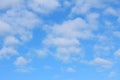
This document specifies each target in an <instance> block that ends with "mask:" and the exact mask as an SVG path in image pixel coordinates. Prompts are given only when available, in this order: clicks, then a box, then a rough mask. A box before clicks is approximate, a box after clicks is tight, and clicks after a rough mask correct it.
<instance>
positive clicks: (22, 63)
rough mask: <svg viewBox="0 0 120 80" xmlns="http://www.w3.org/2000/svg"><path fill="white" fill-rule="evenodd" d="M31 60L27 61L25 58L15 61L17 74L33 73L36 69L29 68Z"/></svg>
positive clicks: (21, 57)
mask: <svg viewBox="0 0 120 80" xmlns="http://www.w3.org/2000/svg"><path fill="white" fill-rule="evenodd" d="M30 61H31V60H28V59H26V58H25V57H23V56H20V57H17V59H16V60H15V61H14V65H15V66H16V69H15V71H16V72H31V71H33V70H34V69H33V68H31V67H30V66H28V64H29V63H30Z"/></svg>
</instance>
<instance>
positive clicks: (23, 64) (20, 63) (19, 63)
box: [14, 56, 29, 67]
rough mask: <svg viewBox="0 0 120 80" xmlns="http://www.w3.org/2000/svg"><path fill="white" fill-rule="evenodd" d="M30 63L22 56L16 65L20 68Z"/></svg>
mask: <svg viewBox="0 0 120 80" xmlns="http://www.w3.org/2000/svg"><path fill="white" fill-rule="evenodd" d="M28 63H29V61H28V60H27V59H25V58H24V57H22V56H20V57H18V58H17V59H16V61H15V62H14V64H15V65H16V66H18V67H24V66H26V65H27V64H28Z"/></svg>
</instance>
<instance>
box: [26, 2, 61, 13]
mask: <svg viewBox="0 0 120 80" xmlns="http://www.w3.org/2000/svg"><path fill="white" fill-rule="evenodd" d="M28 5H29V7H31V9H32V10H33V11H36V12H39V13H45V14H46V13H50V12H52V11H54V10H56V9H57V8H58V7H59V6H60V3H59V0H51V1H49V0H31V1H30V3H29V4H28Z"/></svg>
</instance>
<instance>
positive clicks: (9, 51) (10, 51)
mask: <svg viewBox="0 0 120 80" xmlns="http://www.w3.org/2000/svg"><path fill="white" fill-rule="evenodd" d="M17 54H18V52H17V51H16V50H15V49H14V48H11V47H3V48H2V49H1V50H0V59H4V58H5V59H8V58H10V57H11V56H14V55H17Z"/></svg>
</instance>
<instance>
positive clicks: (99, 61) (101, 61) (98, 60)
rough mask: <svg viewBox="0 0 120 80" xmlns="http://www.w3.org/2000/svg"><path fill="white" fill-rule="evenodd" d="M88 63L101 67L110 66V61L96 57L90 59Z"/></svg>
mask: <svg viewBox="0 0 120 80" xmlns="http://www.w3.org/2000/svg"><path fill="white" fill-rule="evenodd" d="M89 64H91V65H95V66H98V67H102V68H110V67H112V64H113V63H112V62H111V61H109V60H106V59H103V58H99V57H96V58H95V59H94V60H93V61H90V62H89Z"/></svg>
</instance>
